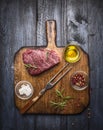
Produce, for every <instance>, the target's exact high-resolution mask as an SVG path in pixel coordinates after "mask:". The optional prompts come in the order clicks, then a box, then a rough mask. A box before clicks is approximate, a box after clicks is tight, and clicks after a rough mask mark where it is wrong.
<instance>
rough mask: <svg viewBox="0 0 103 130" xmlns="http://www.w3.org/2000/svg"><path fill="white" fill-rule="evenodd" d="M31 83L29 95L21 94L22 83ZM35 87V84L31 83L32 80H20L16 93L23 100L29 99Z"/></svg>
mask: <svg viewBox="0 0 103 130" xmlns="http://www.w3.org/2000/svg"><path fill="white" fill-rule="evenodd" d="M27 84H28V85H29V87H30V89H31V93H30V95H29V96H27V95H26V94H22V95H20V93H19V89H20V88H21V85H27ZM33 92H34V89H33V86H32V85H31V83H30V82H28V81H19V82H18V83H17V84H16V86H15V94H16V95H17V97H18V98H20V99H22V100H27V99H29V98H30V97H31V96H32V95H33Z"/></svg>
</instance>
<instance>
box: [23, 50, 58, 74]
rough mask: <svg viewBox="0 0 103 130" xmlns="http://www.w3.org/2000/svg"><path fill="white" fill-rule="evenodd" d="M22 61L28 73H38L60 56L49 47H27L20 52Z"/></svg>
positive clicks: (54, 63) (56, 60)
mask: <svg viewBox="0 0 103 130" xmlns="http://www.w3.org/2000/svg"><path fill="white" fill-rule="evenodd" d="M22 58H23V63H24V65H25V67H26V69H27V70H28V72H29V74H30V75H38V74H40V73H42V72H43V71H46V70H48V69H50V68H51V67H53V66H55V65H56V64H58V63H59V62H60V57H59V56H58V54H57V53H56V52H55V51H54V50H50V49H44V48H40V49H27V50H26V51H25V52H23V54H22Z"/></svg>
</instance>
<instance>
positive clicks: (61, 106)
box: [50, 89, 72, 109]
mask: <svg viewBox="0 0 103 130" xmlns="http://www.w3.org/2000/svg"><path fill="white" fill-rule="evenodd" d="M55 92H56V96H58V97H59V98H60V100H61V101H59V102H54V101H50V104H51V105H52V106H54V107H55V108H59V109H64V107H65V106H66V104H67V101H68V100H70V99H72V97H71V96H63V92H64V89H62V90H61V91H60V90H58V89H56V91H55Z"/></svg>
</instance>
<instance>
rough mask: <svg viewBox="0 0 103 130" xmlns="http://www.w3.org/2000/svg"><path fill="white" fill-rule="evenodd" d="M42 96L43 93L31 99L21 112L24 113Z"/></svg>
mask: <svg viewBox="0 0 103 130" xmlns="http://www.w3.org/2000/svg"><path fill="white" fill-rule="evenodd" d="M40 97H41V95H39V96H36V97H35V98H33V99H31V100H29V102H28V103H27V104H26V105H25V106H24V107H23V108H22V109H21V110H20V113H21V114H24V113H25V112H26V111H27V110H28V109H29V108H30V107H31V106H32V105H33V104H34V103H35V102H36V101H37V100H38V99H39V98H40Z"/></svg>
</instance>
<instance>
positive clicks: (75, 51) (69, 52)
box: [64, 45, 80, 63]
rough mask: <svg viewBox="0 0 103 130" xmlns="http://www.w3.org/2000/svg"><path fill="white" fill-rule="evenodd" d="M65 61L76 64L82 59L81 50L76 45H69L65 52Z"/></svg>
mask: <svg viewBox="0 0 103 130" xmlns="http://www.w3.org/2000/svg"><path fill="white" fill-rule="evenodd" d="M64 57H65V60H66V61H67V62H69V63H75V62H77V61H78V60H79V59H80V52H79V48H78V47H77V46H76V45H68V46H67V47H66V49H65V52H64Z"/></svg>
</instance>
